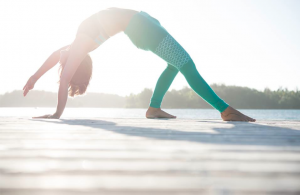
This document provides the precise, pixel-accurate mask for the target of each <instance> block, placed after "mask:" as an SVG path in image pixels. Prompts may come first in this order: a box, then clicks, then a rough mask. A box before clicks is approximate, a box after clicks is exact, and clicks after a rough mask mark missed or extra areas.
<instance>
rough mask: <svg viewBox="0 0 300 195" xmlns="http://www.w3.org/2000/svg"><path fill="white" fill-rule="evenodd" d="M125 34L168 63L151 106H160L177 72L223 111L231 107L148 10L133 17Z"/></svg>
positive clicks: (196, 90)
mask: <svg viewBox="0 0 300 195" xmlns="http://www.w3.org/2000/svg"><path fill="white" fill-rule="evenodd" d="M124 33H125V34H126V35H127V36H128V37H129V38H130V40H131V41H132V42H133V43H134V44H135V45H136V46H137V47H138V48H140V49H143V50H150V51H152V52H153V53H155V54H156V55H158V56H159V57H160V58H162V59H163V60H165V61H166V62H167V63H168V66H167V68H166V69H165V70H164V71H163V73H162V74H161V75H160V77H159V79H158V81H157V84H156V86H155V90H154V93H153V95H152V98H151V102H150V106H151V107H154V108H160V106H161V102H162V100H163V97H164V95H165V94H166V92H167V91H168V89H169V87H170V85H171V84H172V82H173V80H174V78H175V77H176V75H177V73H178V71H180V72H181V73H182V74H183V75H184V77H185V79H186V80H187V82H188V84H189V85H190V87H191V88H192V89H193V90H194V91H195V92H196V93H197V94H198V95H199V96H201V97H202V98H203V99H204V100H205V101H206V102H208V103H209V104H210V105H211V106H212V107H214V108H215V109H217V110H218V111H220V112H223V111H224V110H225V109H226V108H227V107H228V104H227V103H225V102H224V101H223V100H222V99H221V98H220V97H218V96H217V94H216V93H215V92H214V91H213V90H212V89H211V87H210V86H209V85H208V84H207V83H206V82H205V80H204V79H203V78H202V77H201V75H200V74H199V72H198V71H197V69H196V66H195V64H194V62H193V60H192V59H191V57H190V55H189V54H188V53H187V52H186V51H185V50H184V48H183V47H182V46H181V45H180V44H179V43H178V42H177V41H176V40H175V39H174V38H173V37H172V36H171V35H170V34H169V33H168V32H167V30H166V29H164V28H163V27H162V26H161V25H160V22H159V21H158V20H157V19H155V18H153V17H152V16H150V15H149V14H147V13H146V12H140V13H138V14H136V15H135V16H133V18H132V19H131V21H130V22H129V24H128V26H127V28H126V30H125V31H124Z"/></svg>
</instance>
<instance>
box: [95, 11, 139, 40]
mask: <svg viewBox="0 0 300 195" xmlns="http://www.w3.org/2000/svg"><path fill="white" fill-rule="evenodd" d="M136 13H138V11H135V10H130V9H121V8H115V7H112V8H108V9H105V10H101V11H99V12H98V13H96V14H95V15H96V17H97V19H98V22H99V25H101V26H102V27H103V28H104V29H105V31H106V33H107V34H108V35H109V36H110V37H111V36H113V35H115V34H117V33H119V32H121V31H124V30H125V28H126V26H127V25H128V23H129V21H130V19H131V18H132V16H133V15H134V14H136Z"/></svg>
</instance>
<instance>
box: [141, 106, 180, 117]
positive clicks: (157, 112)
mask: <svg viewBox="0 0 300 195" xmlns="http://www.w3.org/2000/svg"><path fill="white" fill-rule="evenodd" d="M146 118H176V116H173V115H171V114H168V113H166V112H164V111H162V110H161V109H160V108H153V107H149V108H148V110H147V112H146Z"/></svg>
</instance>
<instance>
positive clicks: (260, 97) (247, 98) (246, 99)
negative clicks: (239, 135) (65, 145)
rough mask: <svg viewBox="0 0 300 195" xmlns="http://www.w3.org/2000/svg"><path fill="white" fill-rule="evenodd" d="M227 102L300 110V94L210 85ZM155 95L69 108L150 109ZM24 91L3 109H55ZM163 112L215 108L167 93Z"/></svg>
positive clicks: (52, 98)
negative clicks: (179, 109)
mask: <svg viewBox="0 0 300 195" xmlns="http://www.w3.org/2000/svg"><path fill="white" fill-rule="evenodd" d="M211 87H212V89H213V90H214V91H215V92H216V94H218V95H219V96H220V97H221V98H222V99H223V100H224V101H225V102H227V103H228V104H230V105H231V106H233V107H235V108H238V109H300V91H299V90H298V89H297V90H294V91H289V90H287V89H283V88H279V89H277V90H274V91H272V90H270V89H268V88H266V89H265V90H264V91H258V90H256V89H251V88H248V87H238V86H226V85H217V84H213V85H211ZM152 93H153V91H152V90H151V89H147V88H145V89H144V90H143V91H142V92H140V93H138V94H130V95H128V96H125V97H122V96H118V95H114V94H104V93H87V94H86V95H84V96H79V97H76V98H69V100H68V103H67V107H99V108H147V107H148V106H149V102H150V99H151V96H152ZM22 94H23V92H22V91H18V90H16V91H13V92H10V93H5V94H3V95H0V107H55V106H56V102H57V100H56V99H57V93H52V92H46V91H31V92H30V93H29V94H28V95H27V96H26V97H25V98H24V97H23V95H22ZM162 107H163V108H212V107H211V106H210V105H209V104H208V103H206V102H205V101H204V100H203V99H202V98H201V97H199V96H198V95H197V94H196V93H195V92H194V91H193V90H192V89H191V88H188V87H184V88H182V89H181V90H171V91H168V92H167V93H166V95H165V97H164V100H163V102H162Z"/></svg>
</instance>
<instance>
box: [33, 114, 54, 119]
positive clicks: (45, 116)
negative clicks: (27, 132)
mask: <svg viewBox="0 0 300 195" xmlns="http://www.w3.org/2000/svg"><path fill="white" fill-rule="evenodd" d="M32 118H46V119H59V116H58V115H56V114H46V115H44V116H34V117H32Z"/></svg>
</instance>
